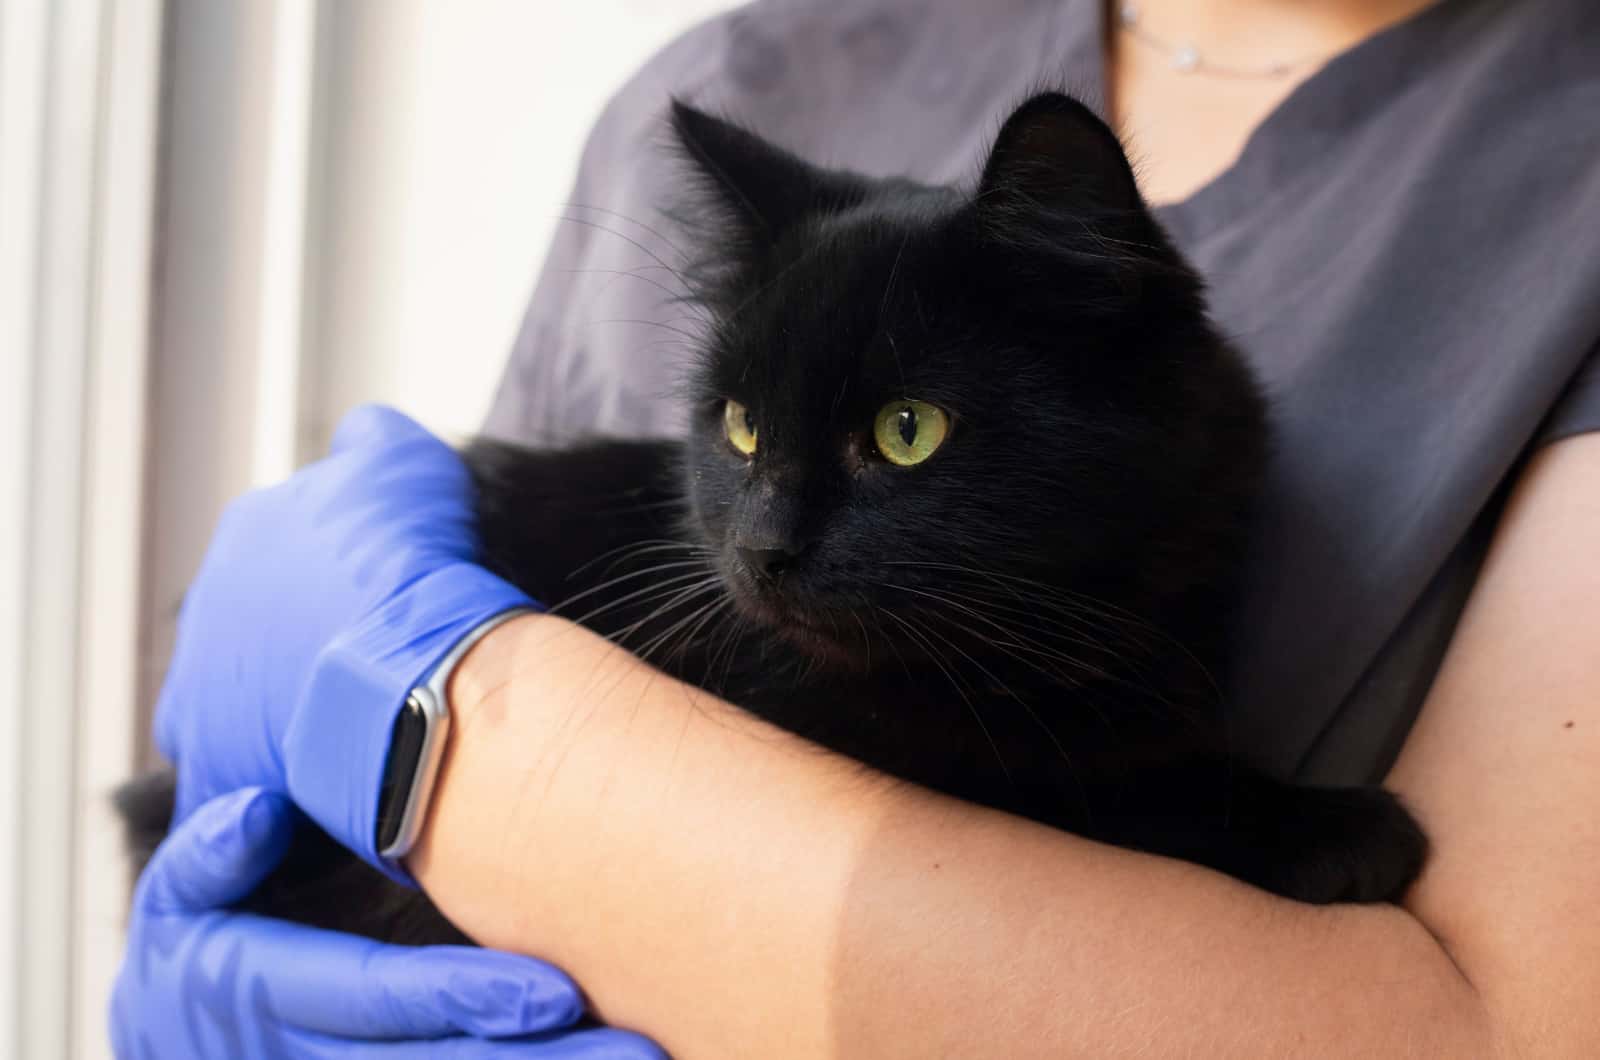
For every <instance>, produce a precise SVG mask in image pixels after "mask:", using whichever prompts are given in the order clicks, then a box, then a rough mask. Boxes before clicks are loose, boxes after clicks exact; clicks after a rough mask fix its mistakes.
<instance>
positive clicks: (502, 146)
mask: <svg viewBox="0 0 1600 1060" xmlns="http://www.w3.org/2000/svg"><path fill="white" fill-rule="evenodd" d="M728 6H730V5H729V3H727V0H585V2H582V3H575V2H566V0H560V2H558V0H537V2H528V3H490V2H485V0H474V2H467V3H459V2H457V3H449V4H441V3H437V2H429V0H358V2H355V3H342V4H339V5H336V6H335V7H334V8H333V12H334V18H333V19H332V20H331V25H330V26H329V28H328V33H327V37H328V39H327V41H326V43H327V45H328V46H329V51H328V52H327V53H326V54H327V55H328V56H329V58H330V59H332V60H333V61H332V62H331V64H330V65H331V67H332V70H331V73H332V79H333V83H332V84H331V85H329V91H328V96H327V99H328V104H329V109H328V110H327V111H325V112H324V114H323V117H324V118H326V119H327V120H328V121H329V123H330V130H329V131H330V132H331V134H332V135H331V138H330V141H329V151H328V157H327V158H326V159H325V164H326V166H327V178H328V183H327V185H326V187H325V188H324V189H323V191H324V192H325V193H326V196H327V198H325V199H324V200H322V202H321V203H320V207H321V209H320V213H321V215H322V217H323V218H324V219H325V228H324V229H323V230H322V231H321V232H320V234H319V235H318V237H317V238H318V239H319V240H320V241H321V247H322V249H323V251H324V252H325V254H326V256H325V257H324V258H323V273H322V276H321V277H320V279H321V283H320V285H319V291H318V296H319V298H320V302H319V304H318V305H317V306H316V307H315V309H314V310H313V315H314V317H315V318H316V323H315V324H314V331H313V336H312V339H311V343H310V347H309V349H308V353H309V354H310V356H311V358H312V361H313V363H312V365H311V366H309V367H308V373H311V374H310V375H309V378H308V381H310V380H313V379H314V380H315V381H316V385H315V387H314V389H315V390H316V392H317V398H318V400H317V403H316V404H317V408H316V411H315V415H314V417H313V424H312V426H313V427H314V430H315V432H316V439H317V440H320V439H321V438H323V437H325V436H326V434H327V431H328V429H329V427H330V424H331V422H332V421H334V420H336V419H337V417H338V415H339V414H340V413H342V412H343V411H344V410H345V409H347V408H348V407H349V406H350V405H352V404H354V403H356V402H359V401H362V400H371V399H377V400H383V401H387V402H390V403H392V404H396V405H399V406H400V407H402V408H405V409H407V410H408V411H411V412H413V413H414V414H416V415H418V416H419V417H420V418H422V419H423V420H424V421H425V422H426V423H428V424H429V425H430V426H432V427H434V428H436V429H439V430H444V431H451V432H467V431H471V430H474V429H475V428H476V427H477V426H478V425H479V423H480V421H481V419H482V416H483V414H484V412H485V411H486V410H487V403H488V400H489V395H490V392H491V390H492V387H493V385H494V383H495V382H496V380H497V378H498V373H499V369H500V366H501V364H502V362H503V359H504V356H505V353H506V351H507V350H508V349H509V348H510V345H511V340H512V337H513V336H514V334H515V331H516V326H517V323H518V320H519V319H520V316H521V312H522V308H523V304H524V301H525V299H526V298H527V295H528V293H529V292H530V290H531V287H532V283H533V278H534V276H535V273H536V270H537V268H538V265H539V262H540V260H541V258H542V257H543V253H544V248H545V246H546V244H547V242H548V240H549V238H550V234H551V231H552V228H553V227H554V225H555V224H556V218H557V217H558V216H559V215H560V214H561V213H562V203H563V202H565V201H566V199H567V197H568V193H569V190H570V182H571V179H572V175H573V172H574V168H575V165H576V160H577V153H578V150H579V148H580V146H581V144H582V141H583V138H584V136H585V134H586V132H587V130H588V128H589V126H590V124H591V123H592V122H593V120H594V118H595V117H596V116H597V115H598V113H599V110H600V107H601V106H602V104H603V103H604V102H605V100H606V98H607V97H608V96H609V94H610V93H611V92H612V91H613V90H614V89H615V88H616V87H617V86H618V85H619V84H620V83H621V81H622V80H623V79H624V78H625V77H627V76H628V74H630V73H631V72H632V71H633V70H634V69H636V68H637V67H638V66H639V64H640V63H641V62H643V61H644V59H645V58H646V57H647V56H648V55H649V54H650V53H651V52H653V51H655V50H656V49H657V48H659V47H660V46H661V45H662V44H663V43H665V42H666V40H668V39H669V38H671V37H673V36H675V35H676V34H678V33H679V32H681V31H682V30H683V29H685V28H687V26H688V25H690V24H691V23H692V22H694V21H696V20H698V19H699V18H702V17H704V16H707V15H709V14H711V13H712V12H714V11H716V10H719V9H722V8H726V7H728ZM334 56H337V58H336V59H334V58H333V57H334Z"/></svg>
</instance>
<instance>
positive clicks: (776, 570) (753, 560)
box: [738, 546, 803, 578]
mask: <svg viewBox="0 0 1600 1060" xmlns="http://www.w3.org/2000/svg"><path fill="white" fill-rule="evenodd" d="M801 551H803V550H794V549H788V548H744V547H743V546H740V548H739V549H738V552H739V559H740V560H742V561H743V562H744V565H745V566H746V567H749V568H750V570H751V572H752V573H754V574H756V575H759V576H760V577H763V578H777V577H779V576H781V575H782V574H783V573H784V572H785V571H787V570H789V569H790V568H791V567H793V566H794V561H795V560H796V559H797V558H799V556H800V552H801Z"/></svg>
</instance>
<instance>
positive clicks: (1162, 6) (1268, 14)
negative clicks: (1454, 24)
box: [1110, 0, 1439, 67]
mask: <svg viewBox="0 0 1600 1060" xmlns="http://www.w3.org/2000/svg"><path fill="white" fill-rule="evenodd" d="M1435 2H1439V0H1133V3H1134V5H1135V7H1136V9H1137V12H1138V15H1137V17H1138V20H1139V23H1140V24H1141V25H1142V26H1144V27H1145V28H1147V29H1148V30H1150V31H1151V32H1153V33H1156V34H1158V35H1160V36H1161V37H1162V38H1164V39H1167V40H1173V41H1178V42H1182V43H1183V44H1188V45H1193V46H1194V47H1196V48H1198V49H1200V50H1201V51H1203V52H1204V53H1205V55H1206V56H1207V57H1208V58H1211V59H1214V60H1216V61H1219V62H1228V63H1234V64H1238V65H1241V66H1247V67H1248V66H1264V65H1270V64H1273V63H1292V62H1296V61H1299V60H1301V59H1316V58H1319V57H1322V56H1326V55H1330V54H1333V53H1334V52H1337V51H1340V50H1343V49H1344V48H1347V47H1349V46H1350V45H1352V44H1355V43H1356V42H1358V41H1360V40H1363V39H1365V38H1366V37H1369V36H1371V35H1372V34H1374V33H1376V32H1378V31H1379V30H1382V29H1384V28H1386V27H1388V26H1390V25H1393V24H1395V23H1397V22H1400V21H1402V20H1404V19H1406V18H1409V17H1410V16H1412V15H1414V14H1416V13H1417V12H1418V11H1420V10H1422V9H1423V8H1425V7H1429V6H1431V5H1432V4H1433V3H1435ZM1110 3H1111V10H1112V12H1113V13H1115V12H1116V10H1117V9H1118V7H1120V6H1121V0H1110Z"/></svg>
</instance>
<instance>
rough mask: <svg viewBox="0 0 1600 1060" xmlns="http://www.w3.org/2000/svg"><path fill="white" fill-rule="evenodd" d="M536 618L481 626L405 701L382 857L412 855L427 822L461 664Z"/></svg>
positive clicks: (391, 761) (387, 794)
mask: <svg viewBox="0 0 1600 1060" xmlns="http://www.w3.org/2000/svg"><path fill="white" fill-rule="evenodd" d="M532 613H534V609H533V608H529V607H517V608H512V609H511V610H510V611H502V612H500V613H499V614H498V615H495V616H494V617H493V618H489V619H485V620H484V621H483V622H480V623H478V625H476V626H474V627H473V628H472V631H471V632H469V633H468V634H467V635H466V636H464V637H462V638H461V639H460V640H458V641H457V642H456V644H455V647H453V648H451V649H450V651H449V653H448V654H447V655H445V657H444V658H443V659H441V660H439V663H438V665H437V666H435V667H434V668H433V669H432V670H431V671H430V672H429V673H428V676H427V678H426V680H424V681H423V683H422V684H420V685H418V686H417V687H415V688H413V689H412V690H411V692H410V693H409V694H408V695H407V696H406V702H405V704H404V706H403V707H402V708H401V712H400V715H399V716H398V717H397V718H396V719H395V731H394V736H393V738H391V740H390V742H389V757H388V760H387V762H386V763H385V765H384V783H383V791H382V793H381V795H380V797H379V804H378V823H377V830H378V836H377V846H378V853H379V855H380V856H382V857H384V858H388V859H391V860H393V859H399V858H403V857H405V856H406V855H407V854H409V853H410V852H411V848H412V846H413V845H415V843H416V841H417V836H418V835H419V834H420V833H421V831H422V824H423V822H424V821H425V820H426V819H427V813H428V800H429V799H430V798H431V797H432V795H433V784H434V780H435V779H436V778H437V777H438V774H439V763H440V761H442V760H443V758H444V747H445V742H446V740H447V739H448V737H449V735H450V703H449V696H448V695H447V694H446V692H445V690H446V689H447V688H448V687H449V685H450V677H451V675H452V674H454V673H455V669H456V666H457V664H459V663H460V662H461V660H462V659H463V658H465V657H466V654H467V652H469V651H471V650H472V648H473V646H474V645H476V644H477V643H478V641H480V640H482V639H483V638H484V637H486V636H488V635H489V633H490V632H492V631H493V630H494V629H496V628H497V627H499V626H502V625H504V624H505V623H507V622H509V621H511V620H512V619H513V618H516V617H517V616H519V615H526V614H532Z"/></svg>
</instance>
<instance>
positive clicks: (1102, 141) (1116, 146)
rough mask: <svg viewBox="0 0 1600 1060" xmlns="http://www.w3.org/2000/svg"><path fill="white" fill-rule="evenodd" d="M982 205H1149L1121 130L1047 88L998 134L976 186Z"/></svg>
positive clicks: (1022, 208)
mask: <svg viewBox="0 0 1600 1060" xmlns="http://www.w3.org/2000/svg"><path fill="white" fill-rule="evenodd" d="M977 203H978V205H979V207H980V208H994V209H998V210H1005V211H1008V212H1012V211H1024V212H1027V211H1030V210H1044V211H1056V210H1068V211H1074V212H1079V211H1083V210H1086V209H1087V210H1097V211H1106V210H1108V211H1117V212H1124V211H1126V212H1130V213H1131V212H1136V211H1141V210H1142V209H1143V207H1144V200H1143V199H1142V198H1141V197H1140V195H1139V186H1138V184H1137V183H1135V181H1134V177H1133V168H1132V167H1131V166H1130V165H1129V164H1128V156H1127V154H1125V153H1124V152H1123V150H1122V144H1121V142H1119V141H1118V140H1117V136H1116V133H1114V132H1112V131H1111V129H1110V128H1109V127H1108V126H1107V125H1106V123H1105V122H1103V121H1101V120H1100V118H1099V117H1098V116H1097V115H1096V114H1095V113H1094V111H1092V110H1090V109H1089V108H1088V107H1086V106H1084V105H1083V104H1082V103H1079V102H1078V101H1077V100H1075V99H1073V98H1072V97H1071V96H1067V95H1063V94H1062V93H1060V92H1045V93H1041V94H1039V95H1036V96H1034V97H1033V98H1032V99H1030V100H1028V101H1027V102H1026V103H1024V104H1022V106H1020V107H1018V108H1017V109H1016V110H1015V111H1014V112H1012V114H1011V116H1010V117H1009V118H1007V119H1006V121H1005V124H1004V125H1002V126H1001V127H1000V134H999V135H998V136H997V137H996V138H995V142H994V148H993V149H992V150H991V151H990V152H989V160H988V162H987V163H985V165H984V168H983V179H982V180H981V181H980V182H979V185H978V198H977Z"/></svg>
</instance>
